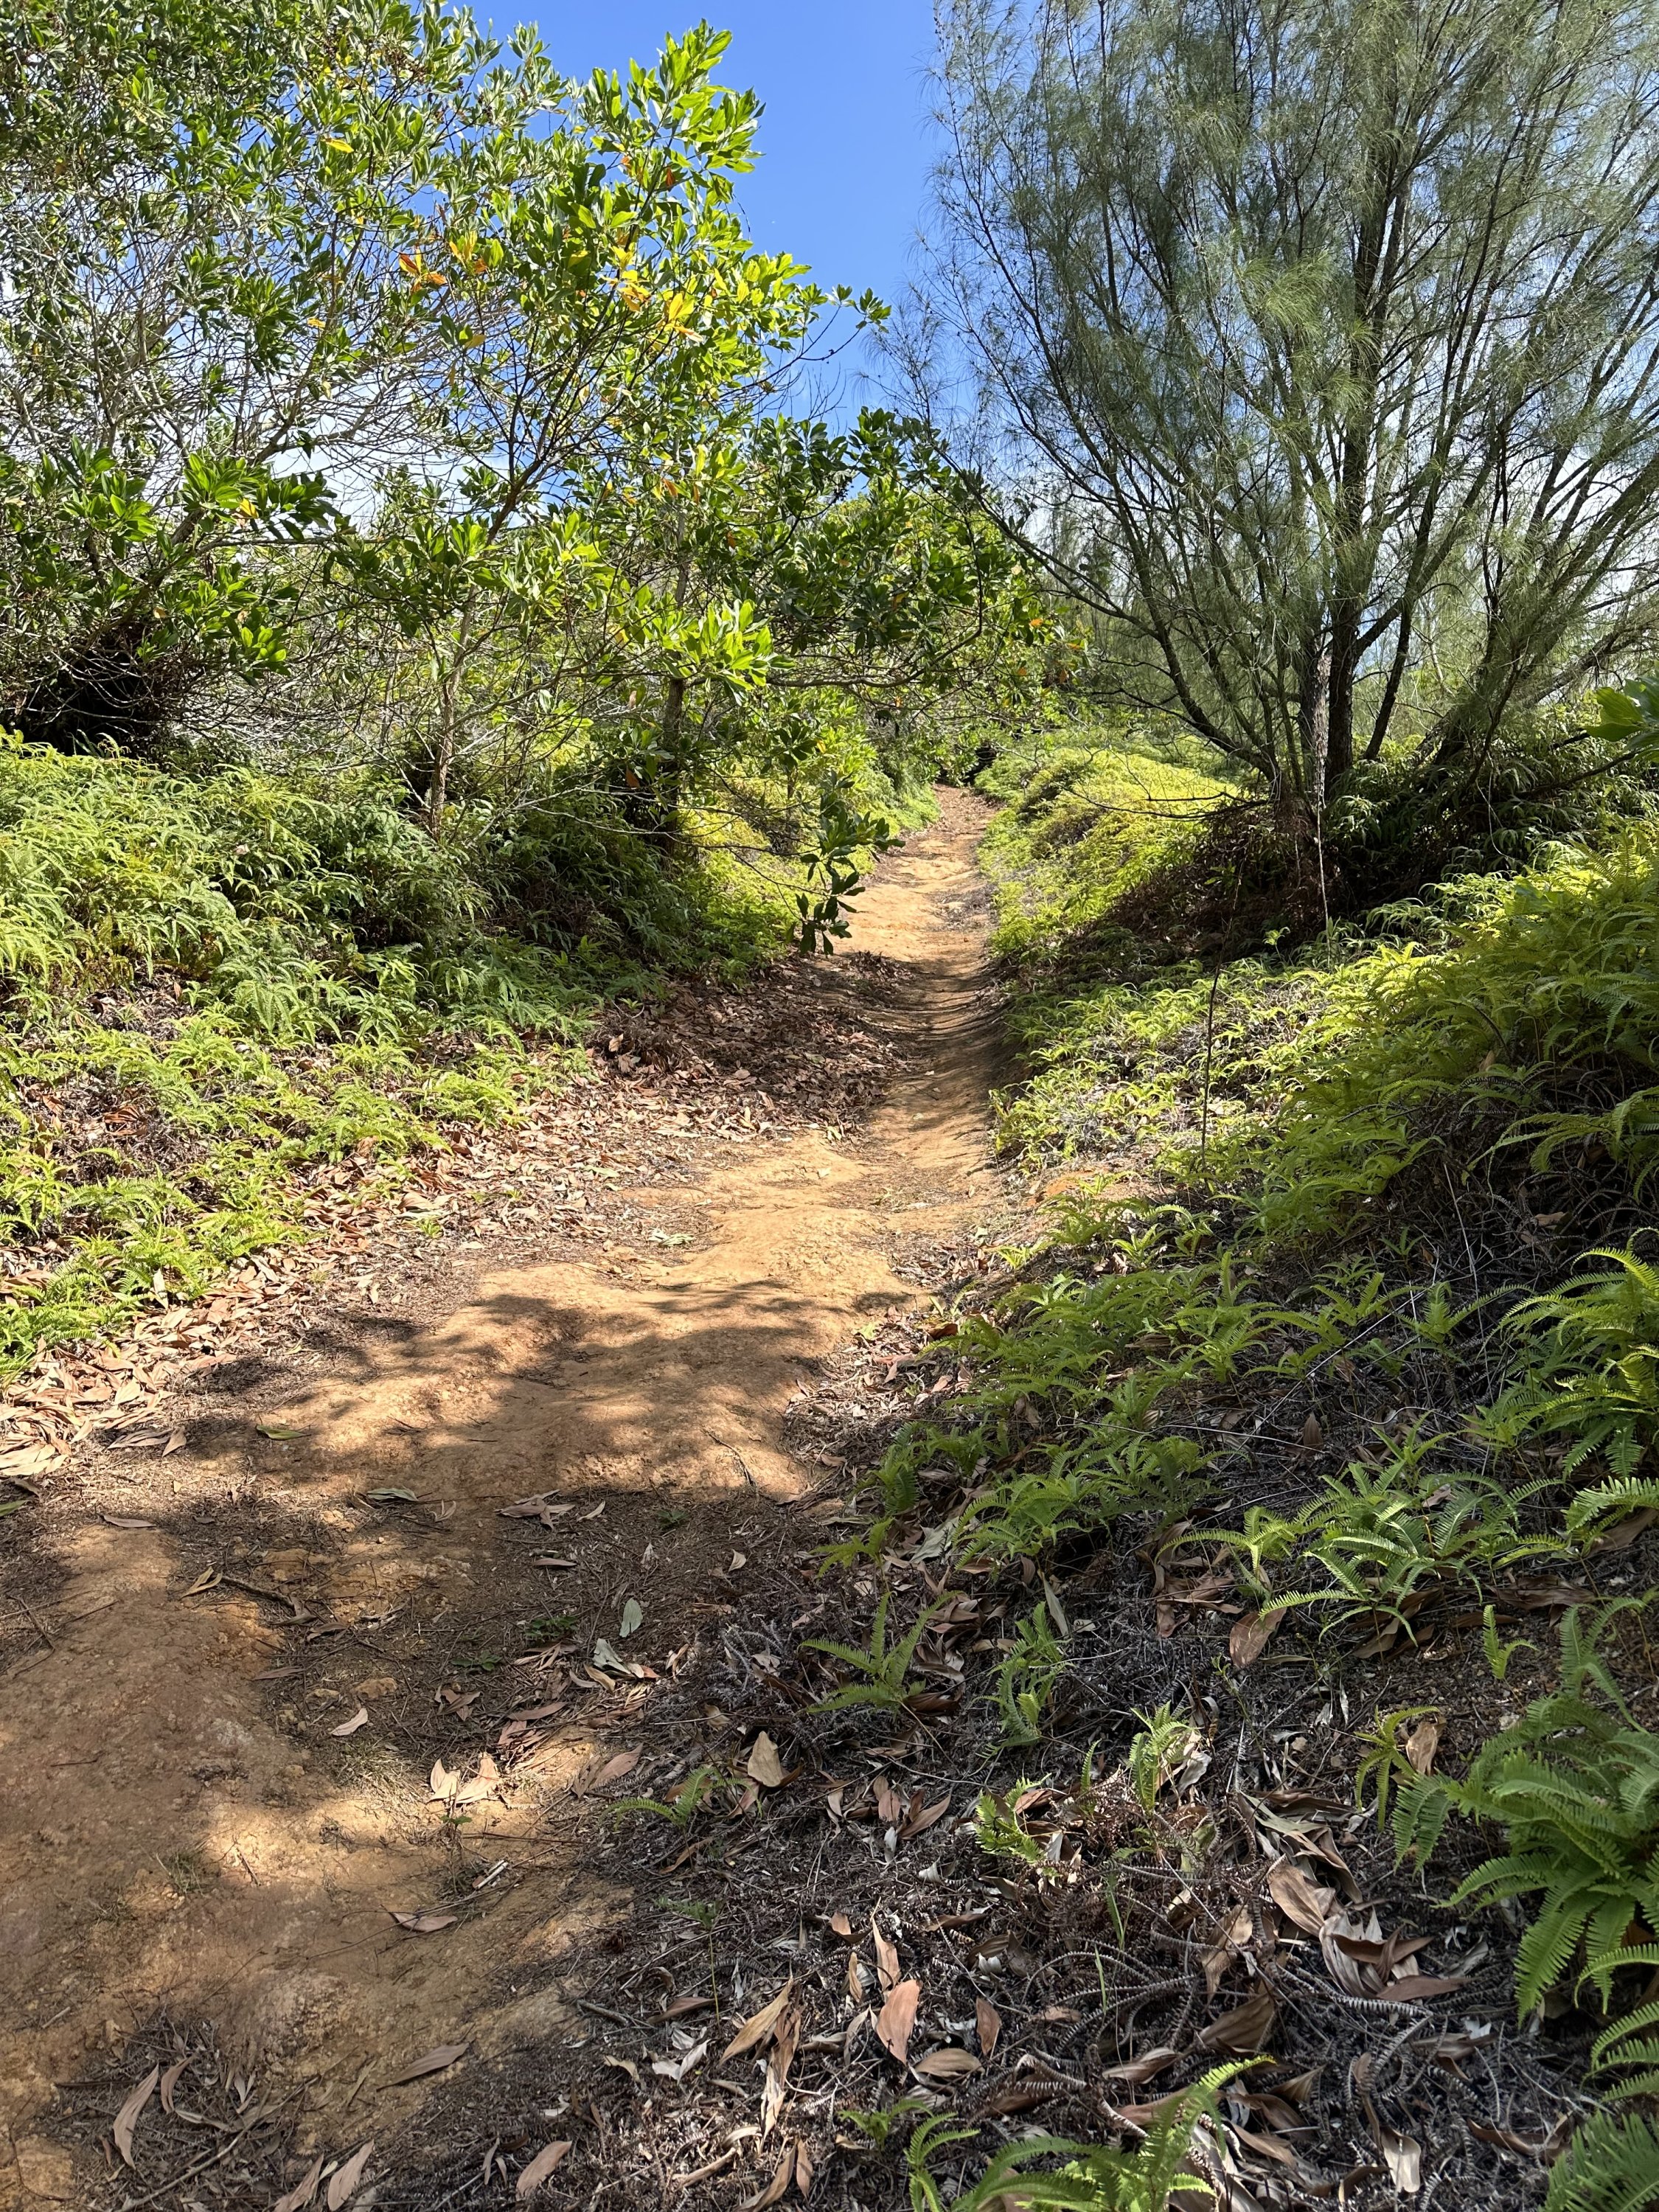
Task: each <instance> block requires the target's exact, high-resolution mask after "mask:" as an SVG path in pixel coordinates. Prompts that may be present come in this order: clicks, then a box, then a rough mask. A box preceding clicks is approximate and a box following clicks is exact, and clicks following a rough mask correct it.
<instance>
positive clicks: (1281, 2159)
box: [1227, 2120, 1297, 2166]
mask: <svg viewBox="0 0 1659 2212" xmlns="http://www.w3.org/2000/svg"><path fill="white" fill-rule="evenodd" d="M1227 2132H1228V2134H1229V2135H1230V2136H1235V2137H1237V2140H1238V2141H1239V2142H1242V2143H1243V2144H1245V2145H1246V2146H1247V2147H1248V2148H1249V2149H1251V2150H1253V2151H1256V2152H1259V2153H1260V2154H1261V2156H1262V2157H1264V2158H1271V2159H1273V2160H1276V2161H1277V2163H1278V2164H1279V2165H1280V2166H1295V2165H1296V2164H1297V2155H1296V2153H1295V2152H1294V2151H1293V2150H1292V2149H1291V2147H1290V2145H1289V2144H1288V2143H1282V2142H1279V2138H1278V2136H1264V2135H1258V2134H1256V2133H1255V2132H1254V2131H1253V2130H1251V2129H1249V2128H1244V2127H1241V2126H1240V2125H1239V2124H1238V2122H1237V2120H1234V2121H1231V2123H1230V2124H1229V2125H1228V2129H1227Z"/></svg>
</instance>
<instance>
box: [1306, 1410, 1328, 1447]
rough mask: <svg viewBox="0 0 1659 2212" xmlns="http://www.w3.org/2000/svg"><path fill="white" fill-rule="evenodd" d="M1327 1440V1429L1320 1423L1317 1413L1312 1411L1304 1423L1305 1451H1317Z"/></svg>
mask: <svg viewBox="0 0 1659 2212" xmlns="http://www.w3.org/2000/svg"><path fill="white" fill-rule="evenodd" d="M1324 1441H1325V1431H1324V1430H1323V1429H1322V1428H1321V1426H1320V1425H1319V1416H1318V1414H1317V1413H1310V1414H1309V1416H1308V1418H1307V1419H1306V1420H1305V1421H1304V1423H1303V1424H1302V1445H1303V1449H1304V1451H1317V1450H1318V1449H1319V1447H1320V1446H1321V1444H1322V1443H1324Z"/></svg>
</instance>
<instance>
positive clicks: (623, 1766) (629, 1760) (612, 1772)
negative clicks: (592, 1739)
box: [593, 1751, 640, 1790]
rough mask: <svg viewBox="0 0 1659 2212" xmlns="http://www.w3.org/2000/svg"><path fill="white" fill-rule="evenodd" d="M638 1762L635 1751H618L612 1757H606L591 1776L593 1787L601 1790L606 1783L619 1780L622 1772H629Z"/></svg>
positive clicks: (638, 1755) (638, 1758) (637, 1755)
mask: <svg viewBox="0 0 1659 2212" xmlns="http://www.w3.org/2000/svg"><path fill="white" fill-rule="evenodd" d="M639 1763H640V1754H639V1753H638V1752H637V1751H619V1752H618V1753H617V1755H616V1757H615V1758H614V1759H606V1761H605V1765H603V1766H602V1767H601V1768H600V1769H599V1772H598V1774H597V1775H596V1776H595V1777H594V1778H593V1787H594V1788H595V1789H596V1790H603V1789H604V1788H605V1785H606V1784H608V1783H611V1782H620V1781H621V1780H622V1778H623V1775H624V1774H631V1773H632V1772H633V1771H634V1769H635V1767H636V1766H637V1765H639Z"/></svg>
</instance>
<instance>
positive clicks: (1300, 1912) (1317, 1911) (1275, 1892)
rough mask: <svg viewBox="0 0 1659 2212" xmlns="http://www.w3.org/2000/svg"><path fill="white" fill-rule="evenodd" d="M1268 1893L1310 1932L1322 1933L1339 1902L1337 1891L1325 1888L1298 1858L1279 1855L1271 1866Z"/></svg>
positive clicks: (1286, 1914) (1294, 1920)
mask: <svg viewBox="0 0 1659 2212" xmlns="http://www.w3.org/2000/svg"><path fill="white" fill-rule="evenodd" d="M1267 1894H1268V1895H1269V1896H1270V1897H1271V1898H1272V1899H1273V1903H1274V1904H1275V1905H1277V1906H1278V1907H1279V1911H1281V1912H1282V1913H1283V1914H1284V1916H1285V1918H1286V1919H1287V1920H1288V1921H1290V1922H1291V1923H1292V1924H1293V1925H1294V1926H1295V1927H1297V1928H1299V1929H1302V1931H1303V1933H1304V1935H1308V1936H1317V1935H1318V1933H1319V1931H1320V1929H1322V1927H1323V1926H1324V1925H1325V1922H1326V1919H1327V1917H1328V1915H1329V1912H1330V1909H1331V1907H1332V1905H1334V1903H1335V1902H1336V1893H1335V1892H1334V1890H1328V1889H1322V1888H1321V1887H1320V1886H1319V1884H1318V1883H1317V1882H1316V1881H1313V1880H1312V1879H1311V1878H1310V1876H1309V1875H1307V1874H1305V1873H1304V1871H1303V1869H1301V1868H1300V1867H1299V1866H1297V1863H1296V1862H1295V1860H1294V1859H1275V1860H1274V1861H1273V1864H1272V1865H1271V1866H1270V1867H1269V1868H1268V1869H1267Z"/></svg>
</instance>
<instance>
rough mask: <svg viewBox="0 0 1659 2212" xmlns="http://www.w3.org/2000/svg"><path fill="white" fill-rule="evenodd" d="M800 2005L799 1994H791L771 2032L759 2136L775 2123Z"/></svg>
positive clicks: (786, 2083) (792, 2057) (792, 2055)
mask: <svg viewBox="0 0 1659 2212" xmlns="http://www.w3.org/2000/svg"><path fill="white" fill-rule="evenodd" d="M801 2015H802V2006H801V2001H800V1999H799V1996H795V1997H792V1998H791V2000H790V2002H788V2004H787V2005H786V2006H785V2007H784V2008H783V2011H782V2013H781V2015H780V2017H779V2020H778V2024H777V2026H776V2027H775V2028H774V2029H773V2031H772V2055H771V2057H770V2058H769V2060H768V2061H767V2066H766V2087H765V2088H764V2089H763V2091H762V2092H761V2135H762V2136H763V2138H764V2137H765V2136H769V2135H770V2134H771V2132H772V2130H773V2129H774V2128H775V2126H776V2124H777V2119H778V2115H779V2113H780V2112H781V2111H782V2110H783V2100H784V2098H785V2096H786V2094H787V2091H788V2087H789V2069H790V2068H791V2067H792V2066H793V2064H794V2063H795V2045H796V2044H797V2043H799V2040H800V2028H801Z"/></svg>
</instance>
